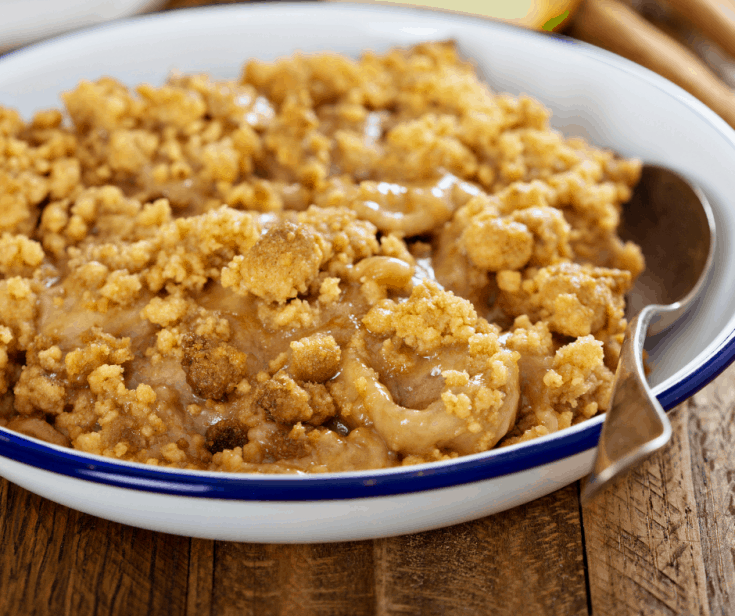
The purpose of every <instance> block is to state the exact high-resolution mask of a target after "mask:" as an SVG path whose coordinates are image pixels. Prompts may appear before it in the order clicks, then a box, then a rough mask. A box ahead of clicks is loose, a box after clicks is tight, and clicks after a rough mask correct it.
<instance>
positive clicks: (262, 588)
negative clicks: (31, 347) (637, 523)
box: [213, 541, 375, 616]
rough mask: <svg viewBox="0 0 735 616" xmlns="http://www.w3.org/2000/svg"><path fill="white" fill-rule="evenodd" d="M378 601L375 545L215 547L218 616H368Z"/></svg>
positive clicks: (216, 612) (222, 545)
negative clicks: (374, 562)
mask: <svg viewBox="0 0 735 616" xmlns="http://www.w3.org/2000/svg"><path fill="white" fill-rule="evenodd" d="M374 597H375V592H374V579H373V546H372V543H371V542H369V541H363V542H352V543H335V544H317V545H258V544H238V543H228V542H217V543H216V544H215V571H214V597H213V612H214V613H215V614H218V615H223V616H229V615H233V616H234V615H237V616H310V615H319V616H337V615H343V614H344V615H350V616H362V615H365V616H367V615H370V614H373V613H374V611H375V610H374Z"/></svg>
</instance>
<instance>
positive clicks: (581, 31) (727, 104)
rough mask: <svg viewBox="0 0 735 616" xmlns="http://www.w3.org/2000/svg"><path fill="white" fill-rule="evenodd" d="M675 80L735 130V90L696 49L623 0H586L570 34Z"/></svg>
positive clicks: (575, 18) (579, 10)
mask: <svg viewBox="0 0 735 616" xmlns="http://www.w3.org/2000/svg"><path fill="white" fill-rule="evenodd" d="M568 33H569V34H570V35H571V36H573V37H575V38H578V39H580V40H583V41H586V42H588V43H592V44H593V45H598V46H599V47H604V48H605V49H607V50H609V51H612V52H614V53H617V54H619V55H621V56H624V57H626V58H628V59H629V60H633V61H634V62H637V63H638V64H641V65H643V66H645V67H646V68H648V69H651V70H652V71H655V72H657V73H658V74H659V75H662V76H664V77H666V78H667V79H670V80H671V81H673V82H674V83H676V84H677V85H679V86H681V87H682V88H684V89H685V90H686V91H687V92H689V93H690V94H692V95H694V96H696V97H697V98H698V99H699V100H701V101H702V102H703V103H705V104H706V105H708V106H709V107H710V108H711V109H712V110H713V111H715V112H716V113H718V114H719V115H720V116H721V117H722V118H723V119H724V120H725V121H726V122H727V123H728V124H730V126H732V127H733V128H735V93H733V91H732V90H730V88H728V87H727V86H726V85H725V84H724V83H723V82H722V81H720V80H719V79H718V78H717V76H716V75H715V74H714V73H713V72H712V71H710V69H709V68H707V66H706V65H705V64H704V63H703V62H702V61H701V60H700V59H699V58H697V56H696V55H694V53H693V52H691V51H689V49H687V48H686V47H684V46H683V45H681V44H679V43H678V42H676V41H675V40H674V39H672V38H671V37H669V36H668V35H666V34H664V33H663V32H661V31H660V30H658V29H657V28H656V27H654V26H652V25H651V24H649V23H648V22H647V21H646V20H645V19H644V18H643V17H641V16H640V15H638V13H636V12H635V11H634V10H633V9H631V8H629V7H627V6H625V5H624V4H622V3H620V2H618V1H617V0H585V1H584V2H583V3H582V5H581V6H580V7H579V9H578V11H577V14H576V15H575V16H574V20H573V22H572V24H571V28H570V30H569V32H568Z"/></svg>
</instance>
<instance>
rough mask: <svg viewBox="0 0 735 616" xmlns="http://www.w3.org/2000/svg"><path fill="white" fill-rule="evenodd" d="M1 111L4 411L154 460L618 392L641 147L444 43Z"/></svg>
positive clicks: (487, 444)
mask: <svg viewBox="0 0 735 616" xmlns="http://www.w3.org/2000/svg"><path fill="white" fill-rule="evenodd" d="M62 98H63V101H64V105H65V111H64V112H62V111H57V110H51V111H45V112H41V113H38V114H36V116H35V117H33V118H32V120H30V122H25V121H23V120H22V119H21V117H20V116H19V115H18V114H17V113H16V112H14V111H12V110H10V109H3V108H0V426H2V427H5V428H9V429H11V430H16V431H18V432H20V433H22V434H25V435H29V436H32V437H36V438H39V439H42V440H45V441H47V442H50V443H53V444H55V445H62V446H70V447H74V448H75V449H78V450H81V451H85V452H90V453H95V454H101V455H104V456H110V457H114V458H118V459H122V460H131V461H137V462H143V463H148V464H154V465H162V466H170V467H176V468H192V469H211V470H224V471H240V472H269V473H276V472H303V471H308V472H326V471H344V470H355V469H364V468H379V467H387V466H395V465H400V464H415V463H421V462H428V461H434V460H442V459H448V458H452V457H456V456H458V455H465V454H471V453H476V452H481V451H485V450H487V449H489V448H491V447H494V446H496V445H497V446H503V445H507V444H512V443H517V442H520V441H523V440H527V439H531V438H534V437H537V436H541V435H544V434H548V433H550V432H554V431H556V430H560V429H563V428H565V427H568V426H570V425H572V424H574V423H577V422H579V421H583V420H585V419H587V418H589V417H591V416H593V415H595V414H596V413H599V412H604V411H605V410H606V409H607V407H608V404H609V401H610V392H611V384H612V377H613V371H614V369H615V366H616V364H617V361H618V355H619V352H620V344H621V340H622V337H623V332H624V330H625V327H626V322H625V318H624V316H623V311H624V294H625V293H626V291H627V290H628V289H629V288H630V286H631V284H632V281H633V279H634V278H635V277H636V276H637V275H638V274H639V273H640V272H641V270H642V269H643V260H642V258H641V254H640V251H639V249H638V248H637V247H636V246H634V245H631V244H625V243H623V242H622V241H621V240H620V238H619V237H618V235H617V233H616V229H617V225H618V217H619V213H620V208H621V204H622V203H623V202H625V201H626V200H627V199H628V198H629V197H630V194H631V189H632V187H633V186H634V185H635V183H636V182H637V179H638V176H639V173H640V164H639V163H638V162H637V161H631V160H623V159H620V158H618V157H616V156H615V155H613V153H611V152H609V151H605V150H600V149H597V148H594V147H591V146H590V145H588V144H586V143H585V142H583V141H582V140H580V139H569V138H565V137H564V136H563V135H562V134H560V133H558V132H556V131H554V130H551V129H550V128H549V124H548V118H549V113H548V111H547V110H546V109H545V108H544V107H543V106H542V105H541V104H540V103H538V102H536V101H534V100H532V99H530V98H528V97H523V96H521V97H518V98H516V97H513V96H509V95H505V94H495V93H493V92H491V91H490V90H489V89H488V88H487V87H486V86H485V85H484V84H483V83H482V82H481V81H480V80H479V78H478V76H477V74H476V72H475V69H474V67H473V66H472V65H471V64H470V63H467V62H464V61H461V60H460V59H459V58H458V56H457V53H456V51H455V48H454V47H453V45H452V44H449V43H432V44H422V45H418V46H416V47H413V48H411V49H394V50H391V51H389V52H388V53H386V54H384V55H377V54H374V53H366V54H365V55H363V56H362V57H361V58H360V59H359V60H353V59H350V58H347V57H343V56H339V55H333V54H321V55H314V56H306V55H296V56H293V57H290V58H287V59H283V60H279V61H277V62H273V63H264V62H258V61H250V62H248V63H247V64H246V65H245V67H244V69H243V71H242V74H241V76H240V78H239V79H236V80H233V81H214V80H212V79H210V78H209V77H207V76H205V75H178V74H177V75H173V76H172V77H171V78H170V79H169V81H168V82H167V83H166V84H165V85H163V86H161V87H154V86H151V85H140V86H138V87H137V88H135V89H129V88H127V87H125V86H124V85H122V84H121V83H119V82H117V81H115V80H114V79H110V78H103V79H100V80H98V81H96V82H82V83H80V84H79V86H78V87H77V88H76V89H75V90H74V91H72V92H67V93H65V94H64V95H63V97H62Z"/></svg>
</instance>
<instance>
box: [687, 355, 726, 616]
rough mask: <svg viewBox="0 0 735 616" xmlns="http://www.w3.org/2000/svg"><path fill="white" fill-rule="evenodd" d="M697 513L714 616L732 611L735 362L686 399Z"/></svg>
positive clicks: (711, 608)
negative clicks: (706, 385) (690, 397)
mask: <svg viewBox="0 0 735 616" xmlns="http://www.w3.org/2000/svg"><path fill="white" fill-rule="evenodd" d="M689 410H690V412H689V414H688V422H687V428H688V432H689V439H690V448H691V460H692V470H693V473H692V476H693V480H694V493H695V494H696V495H697V498H696V500H695V503H696V509H695V512H696V515H697V518H698V520H699V532H700V537H701V541H702V555H703V558H704V566H705V570H706V572H707V587H706V588H707V598H708V600H709V606H710V610H711V613H712V614H735V365H733V366H731V367H730V368H729V369H728V370H727V371H726V372H725V373H724V374H723V375H722V376H720V377H719V378H718V379H717V380H716V381H715V382H714V383H712V384H711V385H709V386H708V387H706V388H705V389H704V390H702V391H701V392H700V393H698V394H696V395H695V396H694V398H693V399H692V400H691V401H690V405H689Z"/></svg>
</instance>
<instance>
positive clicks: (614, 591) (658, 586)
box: [583, 404, 710, 616]
mask: <svg viewBox="0 0 735 616" xmlns="http://www.w3.org/2000/svg"><path fill="white" fill-rule="evenodd" d="M670 417H671V423H672V427H673V437H672V440H671V443H670V444H669V445H668V446H667V447H666V448H665V449H664V450H662V451H661V452H660V453H658V454H656V455H654V456H653V457H652V458H651V459H650V460H648V461H647V462H645V463H644V464H642V465H641V466H640V467H639V468H637V469H635V470H634V471H632V472H631V473H630V474H628V475H627V476H626V477H624V478H622V479H621V480H620V481H619V482H618V483H617V484H616V485H614V486H612V487H611V488H610V489H608V490H607V491H605V492H604V493H602V494H601V495H600V496H599V497H598V498H597V499H596V500H594V501H593V502H592V503H590V504H589V505H588V506H586V507H585V508H584V509H583V523H584V530H585V538H586V550H587V562H588V565H589V581H590V590H591V603H592V613H593V614H620V615H621V616H623V615H627V614H631V615H632V614H636V615H637V614H651V615H653V614H656V615H658V614H682V615H683V614H686V615H691V616H694V615H707V614H709V613H710V610H709V601H708V597H707V577H706V576H707V572H706V570H705V567H704V556H703V546H702V542H701V537H700V523H699V520H698V519H697V502H696V500H697V499H696V495H695V492H694V489H693V478H692V468H691V455H690V450H689V437H688V435H687V423H688V417H689V407H688V406H687V405H686V404H685V405H682V406H680V407H679V408H677V409H676V410H675V411H673V412H672V413H671V414H670Z"/></svg>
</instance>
